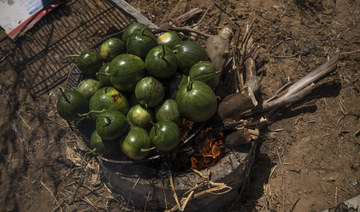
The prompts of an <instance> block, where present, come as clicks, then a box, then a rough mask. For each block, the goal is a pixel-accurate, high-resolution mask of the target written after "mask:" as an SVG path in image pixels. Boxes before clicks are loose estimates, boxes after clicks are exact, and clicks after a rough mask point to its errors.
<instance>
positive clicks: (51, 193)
mask: <svg viewBox="0 0 360 212" xmlns="http://www.w3.org/2000/svg"><path fill="white" fill-rule="evenodd" d="M40 183H41V185H42V186H44V188H45V189H46V190H48V191H49V193H50V195H51V196H52V197H53V198H54V200H55V202H56V204H57V205H58V207H60V211H63V209H62V207H61V205H60V203H59V202H58V201H57V199H56V198H55V196H54V194H53V192H52V191H51V190H50V189H49V188H48V187H47V186H46V185H45V184H44V183H43V181H40Z"/></svg>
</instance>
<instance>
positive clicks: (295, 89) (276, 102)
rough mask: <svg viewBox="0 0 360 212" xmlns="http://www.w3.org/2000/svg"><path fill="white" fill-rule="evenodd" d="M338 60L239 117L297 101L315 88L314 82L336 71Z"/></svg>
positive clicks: (327, 63) (331, 61)
mask: <svg viewBox="0 0 360 212" xmlns="http://www.w3.org/2000/svg"><path fill="white" fill-rule="evenodd" d="M338 58H339V57H338V56H335V57H334V58H332V59H330V60H329V61H327V62H326V63H324V64H322V65H321V66H320V67H318V68H317V69H315V70H314V71H312V72H310V73H309V74H308V75H306V76H305V77H303V78H302V79H300V80H299V81H297V82H296V83H295V84H293V85H292V86H290V87H289V88H288V89H287V91H286V93H284V94H283V95H281V96H279V97H278V98H275V99H273V97H271V99H272V100H271V101H268V100H266V101H264V102H263V104H261V105H259V106H258V107H255V108H253V109H250V110H247V111H244V112H243V113H241V115H242V116H248V115H251V114H256V113H260V112H265V111H270V110H275V109H277V108H279V107H282V106H285V105H287V104H291V103H294V102H296V101H299V100H300V99H302V98H304V97H305V96H306V95H308V94H309V93H310V92H311V91H312V90H313V89H314V88H315V84H314V83H315V82H316V81H318V80H320V79H322V78H324V77H325V76H326V75H327V74H329V73H330V72H332V71H334V70H335V69H336V64H337V61H338Z"/></svg>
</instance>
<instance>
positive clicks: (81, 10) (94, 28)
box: [8, 0, 134, 98]
mask: <svg viewBox="0 0 360 212" xmlns="http://www.w3.org/2000/svg"><path fill="white" fill-rule="evenodd" d="M132 22H134V19H133V18H132V17H131V16H129V15H127V14H126V13H125V12H124V11H122V10H121V9H120V8H118V7H117V6H115V5H114V4H112V2H110V1H99V0H78V1H72V2H68V3H64V4H62V5H61V6H60V7H58V8H56V9H55V10H54V11H52V12H51V13H49V14H48V15H46V16H45V17H44V18H43V19H42V20H40V21H39V22H38V23H37V24H36V25H35V26H34V27H33V28H32V29H31V30H30V31H28V32H27V33H26V34H25V35H24V36H23V37H22V38H21V39H20V40H18V41H17V42H16V47H15V48H14V50H13V52H12V54H13V55H14V56H13V57H9V61H8V62H9V63H10V65H12V66H14V67H15V70H17V72H18V73H20V74H21V76H22V79H23V83H24V85H25V86H26V87H27V88H28V90H29V92H30V94H31V95H32V96H33V97H34V98H36V97H39V96H41V95H43V94H45V93H47V92H49V91H50V90H51V89H53V88H54V87H55V86H57V85H59V84H60V83H62V82H64V80H66V79H67V78H68V76H69V73H72V74H78V73H80V71H79V70H78V69H77V67H76V66H75V64H74V61H75V60H74V59H72V58H66V59H65V56H66V55H71V54H77V53H80V52H81V51H82V50H85V49H87V48H90V47H92V48H95V47H96V46H94V45H95V44H97V43H99V42H100V41H101V40H103V39H104V37H106V36H108V35H110V34H113V33H115V32H119V31H121V30H122V29H123V28H125V27H126V26H127V25H129V24H130V23H132ZM79 76H80V75H79ZM77 78H78V77H71V78H69V82H68V87H72V88H74V87H75V86H76V85H77V80H78V79H77Z"/></svg>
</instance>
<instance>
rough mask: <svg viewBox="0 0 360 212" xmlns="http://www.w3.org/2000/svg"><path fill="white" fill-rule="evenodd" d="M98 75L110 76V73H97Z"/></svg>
mask: <svg viewBox="0 0 360 212" xmlns="http://www.w3.org/2000/svg"><path fill="white" fill-rule="evenodd" d="M96 75H97V76H99V75H102V76H108V77H109V76H110V74H109V73H99V72H96Z"/></svg>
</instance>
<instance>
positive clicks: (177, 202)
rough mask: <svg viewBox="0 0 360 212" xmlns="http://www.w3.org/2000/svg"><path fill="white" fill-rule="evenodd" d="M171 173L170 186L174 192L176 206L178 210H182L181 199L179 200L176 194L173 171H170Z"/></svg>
mask: <svg viewBox="0 0 360 212" xmlns="http://www.w3.org/2000/svg"><path fill="white" fill-rule="evenodd" d="M169 172H170V173H169V176H170V177H169V180H170V186H171V189H172V191H173V195H174V199H175V202H176V205H177V207H178V209H179V210H181V205H180V202H179V198H178V196H177V194H176V190H175V186H174V180H173V177H172V173H171V171H169Z"/></svg>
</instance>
